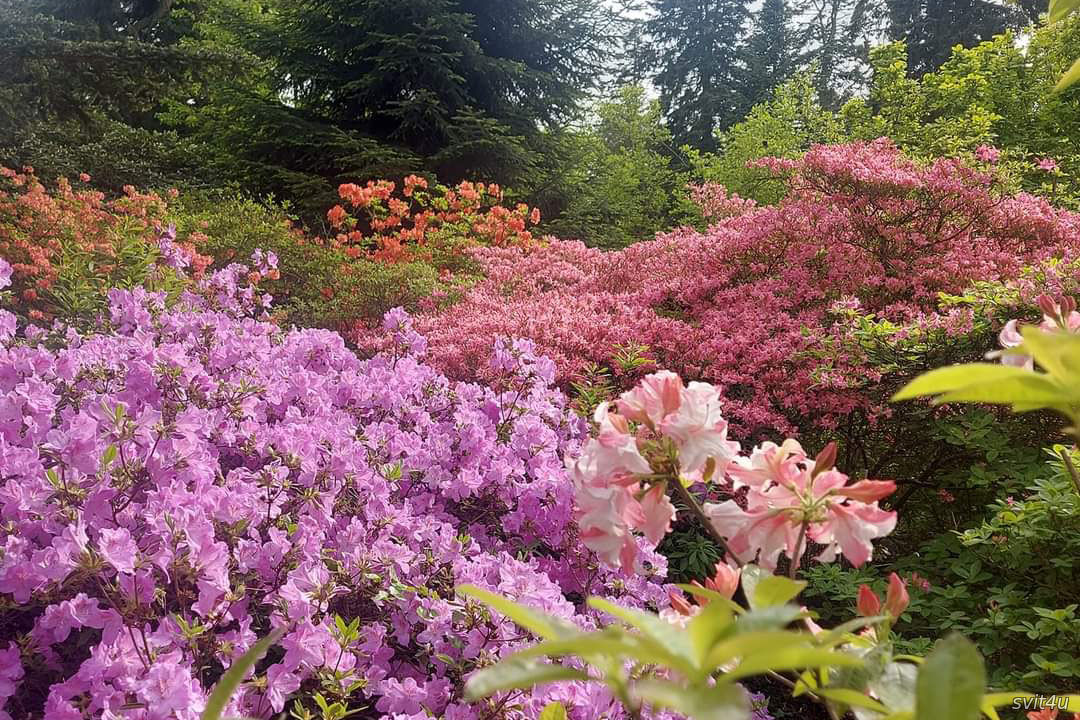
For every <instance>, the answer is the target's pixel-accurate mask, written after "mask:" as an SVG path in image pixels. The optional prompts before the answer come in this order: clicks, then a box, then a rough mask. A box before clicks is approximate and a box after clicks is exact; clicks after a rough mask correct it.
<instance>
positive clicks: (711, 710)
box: [634, 679, 750, 720]
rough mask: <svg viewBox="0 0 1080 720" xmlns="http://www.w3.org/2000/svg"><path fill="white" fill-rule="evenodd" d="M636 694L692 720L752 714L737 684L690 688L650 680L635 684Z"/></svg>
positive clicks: (737, 719) (742, 719)
mask: <svg viewBox="0 0 1080 720" xmlns="http://www.w3.org/2000/svg"><path fill="white" fill-rule="evenodd" d="M634 694H635V695H637V696H638V697H640V698H641V699H642V700H644V701H645V702H647V703H649V704H650V705H653V706H655V707H660V708H666V709H668V710H674V711H675V712H678V713H681V714H683V715H685V716H687V717H688V718H691V720H746V718H747V717H749V715H750V706H749V703H748V702H747V698H746V693H745V692H744V691H743V690H742V689H741V688H738V687H735V686H733V685H717V686H716V687H699V686H693V687H689V688H687V687H683V686H682V685H676V684H675V683H670V682H667V681H664V680H656V679H646V680H641V681H639V682H637V683H635V685H634Z"/></svg>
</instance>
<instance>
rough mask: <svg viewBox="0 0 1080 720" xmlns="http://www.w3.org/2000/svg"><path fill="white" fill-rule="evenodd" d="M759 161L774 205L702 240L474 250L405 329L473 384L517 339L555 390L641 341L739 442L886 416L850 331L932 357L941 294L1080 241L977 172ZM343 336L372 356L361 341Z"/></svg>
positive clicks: (953, 166) (938, 165) (882, 147)
mask: <svg viewBox="0 0 1080 720" xmlns="http://www.w3.org/2000/svg"><path fill="white" fill-rule="evenodd" d="M760 164H761V165H762V166H763V167H766V168H767V169H769V170H771V171H772V172H773V173H774V174H777V175H779V176H783V177H785V178H786V179H787V183H788V187H789V190H788V192H787V194H786V196H785V199H784V200H783V201H782V202H781V203H780V204H779V205H778V206H771V207H757V208H743V209H741V210H739V211H738V212H737V213H735V214H731V213H730V212H721V213H720V214H721V215H728V216H727V217H724V218H723V219H721V220H720V221H719V222H717V223H715V224H713V225H712V226H710V227H709V228H708V229H707V230H706V231H704V232H698V231H696V230H692V229H689V228H684V229H679V230H675V231H673V232H671V233H668V234H666V235H661V236H659V237H658V238H657V239H656V240H653V241H649V242H642V243H638V244H636V245H632V246H630V247H628V248H626V249H624V250H620V251H618V252H602V251H599V250H592V249H589V248H586V247H585V246H583V245H581V244H580V243H571V242H560V241H551V242H550V243H548V244H547V245H544V246H540V247H534V248H483V249H479V250H476V251H475V257H476V258H477V259H478V260H479V261H480V263H481V265H482V269H483V272H484V274H485V276H486V277H485V279H483V280H481V281H480V282H479V283H477V284H476V285H475V286H474V287H473V288H471V289H470V290H469V291H468V293H467V294H466V295H465V297H464V299H463V300H462V301H461V302H460V303H457V304H455V305H452V306H450V307H448V308H445V309H435V308H432V309H431V310H430V311H428V312H427V313H425V314H424V315H423V316H422V317H420V318H418V320H417V327H418V329H420V330H421V331H422V332H423V333H424V334H425V335H426V336H427V337H428V340H429V343H430V345H431V355H432V361H433V362H434V363H435V364H436V365H437V366H439V367H441V368H444V369H445V370H446V371H447V372H448V374H450V375H451V376H452V377H474V376H477V375H480V376H483V375H484V374H485V372H486V371H485V370H484V368H485V364H484V363H483V362H482V359H483V357H484V355H485V353H486V352H487V348H488V347H489V346H490V343H491V340H492V338H494V337H497V336H501V335H508V336H516V337H528V338H531V339H532V340H533V341H534V342H536V344H537V347H538V349H539V351H540V352H541V353H543V354H545V355H547V356H548V357H550V358H552V359H553V360H554V361H555V363H556V366H557V368H558V377H559V380H560V381H562V382H568V381H569V380H571V379H572V378H574V377H575V376H576V375H577V374H578V373H579V372H581V371H582V370H583V369H584V368H585V367H586V365H587V364H588V363H590V362H594V363H601V364H609V365H610V364H611V359H612V356H613V354H614V353H615V351H616V349H617V348H619V347H621V346H626V345H633V344H640V345H644V346H647V351H646V356H647V357H648V358H649V359H651V360H652V361H653V365H654V366H657V367H666V368H669V369H671V370H673V371H675V372H678V373H679V374H681V375H682V376H684V377H687V378H695V379H700V380H704V381H708V382H710V383H713V384H715V385H717V386H718V387H719V388H720V389H721V391H722V393H723V395H724V397H725V399H726V409H727V413H728V415H729V417H730V419H731V421H732V423H734V424H735V425H736V426H737V427H738V428H739V431H740V434H742V433H747V432H757V431H763V430H766V429H767V430H773V429H776V430H778V431H781V432H791V431H793V430H795V429H796V428H797V427H800V428H808V427H826V428H829V427H834V426H835V425H836V424H837V423H838V422H840V421H841V420H843V419H845V418H848V417H849V416H850V415H851V414H852V413H855V412H859V413H863V414H865V415H868V416H870V417H873V416H875V415H877V414H881V413H885V412H887V409H886V408H885V403H884V397H883V396H882V394H881V393H878V392H876V391H875V388H876V384H875V383H876V382H877V381H878V380H879V379H880V378H881V371H880V369H879V367H878V365H877V364H876V363H874V362H871V361H870V360H869V359H868V358H867V355H866V350H865V348H863V347H861V344H860V342H859V341H858V339H857V338H856V337H855V336H854V335H853V330H854V329H855V328H856V327H857V325H858V322H857V321H858V320H859V319H860V318H861V319H862V320H863V321H866V320H869V321H880V322H885V321H888V322H890V323H892V324H894V325H896V326H898V327H899V328H901V329H902V331H903V332H904V333H907V334H911V335H925V334H926V333H931V332H933V333H936V334H937V335H938V336H940V337H943V338H945V341H946V344H947V342H948V339H949V338H956V337H960V336H963V335H964V334H965V333H967V332H969V331H970V329H971V327H972V323H973V316H972V313H971V311H970V309H968V308H964V307H951V308H948V309H945V310H942V309H940V308H939V305H938V303H939V297H940V294H941V293H958V292H960V291H962V290H964V289H965V288H967V287H969V286H971V285H972V284H973V283H977V282H983V281H1008V280H1010V279H1013V278H1016V277H1019V276H1020V275H1021V272H1022V269H1023V268H1025V267H1026V266H1029V265H1033V264H1037V263H1039V262H1041V261H1044V260H1046V259H1048V258H1052V257H1062V256H1064V257H1067V258H1075V257H1076V250H1077V246H1078V244H1080V215H1076V214H1073V213H1070V212H1066V211H1061V210H1056V209H1054V208H1053V207H1051V206H1050V205H1049V204H1048V203H1047V202H1046V201H1045V200H1043V199H1040V198H1037V197H1034V196H1030V195H1024V194H1021V195H1015V196H1010V195H1003V194H1001V193H1000V192H999V190H998V185H997V181H996V177H995V175H994V170H993V168H990V169H977V168H972V167H968V166H966V165H964V164H963V163H961V162H960V161H958V160H950V159H940V160H937V161H935V162H933V163H931V164H929V165H920V164H917V163H915V162H913V161H911V160H908V159H906V158H905V157H904V156H903V155H901V153H900V152H899V151H898V150H897V149H896V148H895V147H893V146H892V145H891V144H889V142H888V141H886V140H879V141H876V142H873V143H866V144H864V143H853V144H847V145H822V146H816V147H814V148H812V149H811V150H810V151H809V152H808V153H807V154H806V155H805V156H804V157H803V158H800V159H798V160H789V159H766V160H762V161H760ZM711 197H713V198H714V199H717V198H719V199H727V200H730V198H727V196H726V194H725V195H723V197H722V198H721V196H720V195H718V194H714V195H712V196H711ZM718 212H719V211H718ZM853 316H854V317H853ZM853 319H854V320H856V322H853ZM355 336H356V338H357V339H358V340H359V341H360V342H361V344H363V345H367V346H373V347H375V346H377V345H378V340H377V338H374V337H371V336H370V335H369V333H368V331H367V330H366V329H365V328H363V327H360V328H358V330H357V332H356V333H355ZM628 379H629V380H633V379H635V378H634V377H630V378H628ZM807 389H812V391H809V392H808V391H807Z"/></svg>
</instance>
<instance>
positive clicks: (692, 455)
mask: <svg viewBox="0 0 1080 720" xmlns="http://www.w3.org/2000/svg"><path fill="white" fill-rule="evenodd" d="M720 407H721V403H720V393H719V392H717V390H716V388H714V387H713V386H712V385H709V384H707V383H700V382H692V383H690V385H689V386H688V387H687V388H685V389H684V390H682V391H681V393H680V402H679V404H678V406H677V407H676V408H675V410H674V411H672V412H670V413H669V414H668V415H667V416H666V417H665V418H664V419H663V421H662V422H661V423H660V425H659V427H660V432H661V433H662V434H663V435H664V436H666V437H670V438H672V439H673V440H674V441H675V443H676V445H678V447H679V469H680V471H681V472H682V474H683V475H684V476H687V477H690V478H694V479H699V478H700V476H701V474H702V473H703V471H704V470H705V465H706V463H707V462H708V461H709V460H710V459H712V460H713V462H714V463H715V467H716V468H718V469H720V470H721V471H723V469H724V468H726V467H727V464H728V463H729V462H730V461H731V460H732V458H734V457H735V455H736V454H737V453H738V452H739V443H737V442H734V441H732V440H728V439H727V429H728V424H727V421H726V420H724V418H723V416H722V415H721V413H720Z"/></svg>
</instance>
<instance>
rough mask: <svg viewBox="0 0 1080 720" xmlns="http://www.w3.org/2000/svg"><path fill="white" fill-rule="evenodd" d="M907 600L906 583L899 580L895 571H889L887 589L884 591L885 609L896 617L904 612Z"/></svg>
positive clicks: (908, 599)
mask: <svg viewBox="0 0 1080 720" xmlns="http://www.w3.org/2000/svg"><path fill="white" fill-rule="evenodd" d="M909 601H910V598H909V597H908V591H907V583H906V582H904V581H903V580H901V579H900V576H899V575H897V574H896V573H890V575H889V590H888V592H886V593H885V610H887V611H888V613H889V614H890V615H892V616H893V618H894V619H898V618H899V617H900V616H901V615H903V614H904V610H906V609H907V606H908V602H909Z"/></svg>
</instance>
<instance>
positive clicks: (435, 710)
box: [0, 255, 664, 720]
mask: <svg viewBox="0 0 1080 720" xmlns="http://www.w3.org/2000/svg"><path fill="white" fill-rule="evenodd" d="M255 261H256V262H257V263H260V264H261V266H262V267H261V268H259V267H256V268H255V269H253V270H252V269H248V268H244V267H243V266H239V265H234V266H230V267H228V268H225V269H223V270H220V271H218V272H217V273H214V274H213V275H208V276H207V277H206V278H205V279H204V280H203V281H202V282H200V283H199V284H198V285H197V288H196V291H195V292H191V293H187V294H185V296H184V297H183V298H181V299H180V300H179V301H178V303H177V304H176V305H173V306H166V304H165V298H164V296H163V295H162V294H161V293H151V292H147V291H145V290H143V289H141V288H138V289H135V290H133V291H124V290H113V291H111V292H110V293H109V301H110V304H109V309H108V318H107V326H106V327H104V328H102V332H100V333H99V334H95V335H81V334H79V333H78V332H76V331H74V330H71V331H68V332H67V335H66V339H65V342H64V343H63V346H62V347H59V348H57V347H56V346H55V344H48V345H47V344H44V343H43V342H42V337H43V335H42V333H41V331H39V330H37V329H35V328H33V327H28V328H26V329H24V330H23V331H22V332H19V333H15V332H14V330H15V321H14V318H13V317H11V316H10V315H9V313H7V312H6V311H0V316H2V317H0V327H3V328H5V330H4V331H3V333H2V334H0V628H3V631H2V636H0V637H2V643H0V716H4V717H14V718H31V717H42V716H46V717H49V718H62V719H65V720H75V719H77V718H90V717H103V716H107V717H125V718H141V719H145V720H156V719H158V718H161V719H164V718H195V717H197V716H198V714H199V712H200V711H201V709H202V707H203V705H204V704H205V701H206V696H207V692H208V689H209V688H210V687H211V686H212V685H213V683H214V682H215V681H216V680H217V678H218V677H220V675H221V673H222V670H223V668H224V667H226V666H228V665H229V663H230V662H231V661H232V660H233V659H235V658H236V657H238V656H239V655H240V654H241V653H243V652H244V651H245V650H246V649H247V648H249V647H250V646H251V645H252V643H253V642H254V641H255V640H256V638H258V637H261V636H264V635H266V634H267V633H269V632H270V631H271V630H272V629H274V628H284V629H285V635H284V637H283V639H282V640H281V641H280V643H278V645H277V646H276V648H275V649H273V650H272V651H271V652H270V654H269V655H268V656H267V658H266V659H265V660H263V661H262V662H261V663H260V664H259V665H258V666H257V668H256V671H255V674H254V676H252V677H250V678H249V679H248V681H247V682H245V684H244V685H243V687H242V690H241V692H240V693H239V694H238V695H237V696H235V697H234V698H233V700H232V701H231V703H230V705H229V707H228V708H227V710H226V716H248V717H270V716H271V715H276V714H277V713H280V712H282V711H283V710H285V709H286V708H289V709H292V708H293V700H294V699H295V700H297V701H298V702H300V703H301V704H302V705H304V706H305V707H307V708H308V709H312V710H313V709H314V708H315V705H314V703H313V702H312V700H311V698H312V697H313V695H314V694H315V693H320V694H322V695H323V696H324V697H325V698H326V699H327V701H328V702H333V701H336V700H342V701H343V702H346V703H349V704H350V707H353V708H362V709H363V714H362V715H361V717H393V718H420V717H428V716H429V715H431V716H435V717H444V718H449V719H451V720H464V719H466V718H481V717H483V718H495V717H500V718H524V717H535V716H536V714H537V713H538V712H539V709H540V708H541V707H543V706H544V704H545V703H546V702H548V701H552V700H558V701H561V702H562V703H563V704H564V705H565V706H566V707H567V708H568V709H569V710H570V713H571V717H573V718H600V717H608V718H611V717H621V716H622V711H621V710H620V709H619V706H618V705H617V703H615V702H614V701H613V700H612V698H611V697H610V696H609V695H607V694H606V691H603V690H597V689H595V688H593V687H592V686H586V685H583V684H580V683H562V684H556V685H552V686H547V687H545V688H543V689H541V690H537V691H535V692H533V691H530V692H528V693H522V692H517V693H512V694H510V695H509V696H506V697H503V698H500V699H499V700H498V702H495V701H492V704H491V705H490V706H485V705H484V704H479V705H468V704H466V703H464V701H463V700H462V695H461V683H462V679H463V678H464V677H466V676H467V675H469V674H470V672H471V671H472V670H473V669H474V668H478V667H482V666H484V665H486V664H490V663H491V662H492V661H493V660H494V659H495V658H497V657H499V656H501V655H503V654H504V653H506V652H507V651H508V650H510V649H513V648H515V647H519V646H520V645H521V644H522V643H523V642H524V641H525V640H526V638H525V637H523V636H522V635H521V633H520V632H519V631H518V630H517V629H516V628H515V627H514V626H513V624H512V623H510V622H509V621H507V620H505V619H504V618H502V617H501V616H498V615H494V614H491V613H489V612H488V611H487V610H486V609H484V607H483V606H482V605H480V604H479V603H476V602H473V601H465V600H463V599H462V598H460V597H458V596H456V595H455V593H454V590H453V588H454V587H455V585H458V584H461V583H470V584H473V585H477V586H480V587H483V588H488V589H490V590H493V591H495V592H499V593H503V594H506V595H508V596H510V597H513V598H517V599H520V600H522V601H525V602H527V603H529V604H531V605H535V606H538V607H542V608H544V609H545V610H546V611H547V612H550V613H553V614H555V615H558V616H560V617H564V618H567V619H570V618H575V619H576V622H578V623H579V624H582V625H585V626H589V625H590V624H592V623H594V620H593V617H592V616H591V615H586V614H585V613H584V612H583V611H582V609H581V608H580V606H579V605H576V604H575V602H580V601H581V599H582V598H583V597H584V596H585V595H588V594H599V595H604V596H608V597H611V598H614V599H620V601H621V602H624V603H632V604H639V605H640V604H642V603H656V602H658V601H659V600H660V599H661V598H662V597H663V589H662V587H661V586H660V585H659V584H658V582H657V581H658V580H660V579H661V578H662V577H663V573H664V560H663V558H661V557H660V556H658V555H656V554H655V553H652V552H651V551H650V550H649V549H648V547H647V545H646V544H645V543H644V542H642V547H641V548H640V551H639V553H638V556H639V558H641V559H644V560H645V563H644V564H643V565H642V566H641V567H643V569H644V570H645V574H644V575H640V576H635V577H624V576H621V575H618V574H616V573H615V572H612V571H609V570H607V569H604V568H602V567H598V566H597V564H596V563H595V558H594V557H593V556H592V555H591V554H590V553H589V552H588V551H587V550H586V549H585V548H583V547H582V546H581V544H580V543H579V542H578V541H577V529H576V526H575V524H574V523H573V518H572V512H573V486H572V484H571V482H570V481H569V479H568V477H567V472H566V470H565V468H564V465H563V460H562V456H563V454H566V453H573V452H575V451H576V449H577V448H578V447H579V446H580V443H581V442H582V440H583V438H584V430H585V428H584V425H583V422H582V421H581V420H580V419H578V418H577V416H576V415H575V414H573V413H571V412H569V411H568V410H567V408H566V400H565V398H564V396H563V395H562V394H561V393H560V392H559V391H557V390H554V389H552V387H551V381H552V380H553V378H554V373H555V370H554V367H553V366H552V365H551V363H550V362H548V361H545V360H542V359H540V358H538V357H536V355H535V354H534V351H533V348H532V345H531V344H530V343H529V342H527V341H519V342H515V343H510V342H507V341H502V342H500V343H499V344H498V345H497V346H496V352H495V356H494V361H493V373H494V374H496V375H497V382H496V384H495V385H494V387H491V388H489V387H484V386H481V385H475V384H469V383H461V382H453V381H451V380H448V379H447V378H446V377H444V376H443V375H442V374H441V373H440V372H439V371H437V370H436V369H434V368H433V367H432V366H430V365H428V364H426V363H425V361H424V360H423V353H424V351H425V345H426V343H425V341H424V339H423V337H422V336H420V335H419V334H417V333H416V332H415V331H414V330H413V329H412V327H411V324H410V320H409V318H408V316H407V315H406V314H405V313H403V312H401V311H394V312H391V313H389V314H388V315H387V318H386V323H385V330H384V332H386V333H387V335H388V336H389V338H390V345H391V346H390V347H389V348H388V351H387V352H386V353H384V354H380V355H378V356H376V357H373V358H371V359H368V360H362V359H360V358H358V357H357V356H356V355H355V354H354V353H353V352H351V351H350V350H348V349H347V348H346V347H345V345H344V342H343V340H342V339H341V337H340V336H338V335H336V334H334V333H332V332H329V331H325V330H292V331H284V330H282V329H280V328H279V327H277V326H275V325H272V324H269V323H266V322H262V321H259V320H256V319H253V318H252V317H251V315H252V313H265V312H266V311H267V308H266V303H268V302H269V298H266V297H263V296H260V295H259V293H258V291H257V290H256V289H255V288H254V286H253V285H251V284H250V282H249V279H250V278H249V275H250V273H251V272H260V273H261V272H263V271H269V269H271V268H270V265H271V260H270V258H268V257H267V256H266V255H263V256H261V257H257V258H255ZM10 274H11V271H10V267H9V266H8V265H7V263H5V262H3V261H0V285H7V283H8V282H9V279H10Z"/></svg>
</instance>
